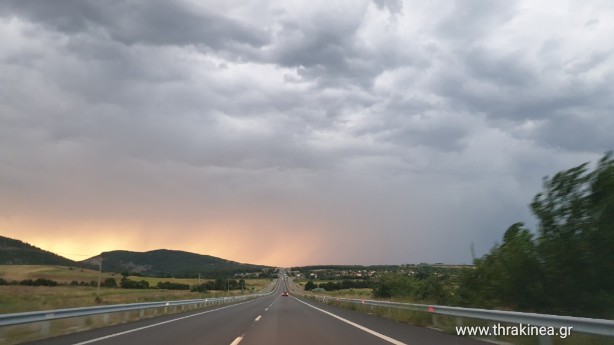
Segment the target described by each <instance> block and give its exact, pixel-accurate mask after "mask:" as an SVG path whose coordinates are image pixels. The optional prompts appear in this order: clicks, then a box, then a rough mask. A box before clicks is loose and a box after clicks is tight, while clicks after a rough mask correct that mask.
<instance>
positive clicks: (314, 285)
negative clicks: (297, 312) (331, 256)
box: [305, 280, 317, 291]
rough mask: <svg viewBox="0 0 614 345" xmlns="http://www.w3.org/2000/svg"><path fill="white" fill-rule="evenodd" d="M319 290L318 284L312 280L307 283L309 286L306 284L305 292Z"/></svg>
mask: <svg viewBox="0 0 614 345" xmlns="http://www.w3.org/2000/svg"><path fill="white" fill-rule="evenodd" d="M315 288H317V286H316V284H315V283H314V282H313V280H310V281H308V282H307V284H305V291H311V290H313V289H315Z"/></svg>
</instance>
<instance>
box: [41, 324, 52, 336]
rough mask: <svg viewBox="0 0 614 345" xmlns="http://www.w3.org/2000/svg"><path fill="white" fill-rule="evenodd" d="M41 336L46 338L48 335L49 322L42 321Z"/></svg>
mask: <svg viewBox="0 0 614 345" xmlns="http://www.w3.org/2000/svg"><path fill="white" fill-rule="evenodd" d="M40 327H41V334H42V335H43V336H44V337H46V336H48V335H49V329H50V328H51V321H43V322H41V325H40Z"/></svg>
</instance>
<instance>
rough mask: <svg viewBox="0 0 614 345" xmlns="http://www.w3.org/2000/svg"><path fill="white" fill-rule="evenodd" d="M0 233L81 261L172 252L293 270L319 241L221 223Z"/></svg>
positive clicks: (14, 224)
mask: <svg viewBox="0 0 614 345" xmlns="http://www.w3.org/2000/svg"><path fill="white" fill-rule="evenodd" d="M185 226H186V225H185V224H183V225H181V227H185ZM0 233H1V234H2V235H3V236H7V237H10V238H14V239H18V240H21V241H24V242H27V243H29V244H31V245H34V246H37V247H39V248H41V249H44V250H48V251H50V252H53V253H56V254H58V255H61V256H64V257H66V258H69V259H72V260H75V261H80V260H84V259H87V258H89V257H92V256H95V255H98V254H99V253H101V252H104V251H111V250H130V251H149V250H155V249H171V250H183V251H188V252H193V253H198V254H206V255H212V256H216V257H220V258H223V259H227V260H233V261H238V262H242V263H250V264H262V265H270V266H279V265H282V266H292V265H301V264H307V260H308V258H309V257H310V256H311V257H313V254H314V253H312V252H310V251H309V249H301V250H297V248H296V246H297V245H298V244H301V247H302V248H315V247H317V246H315V243H314V241H313V240H310V239H309V238H307V237H305V236H301V235H300V233H302V232H298V233H294V234H293V235H292V236H291V237H287V236H284V234H283V231H278V230H274V229H271V228H270V229H268V230H267V229H264V227H263V226H262V225H259V224H257V223H254V224H250V225H249V226H246V225H243V224H239V223H233V222H218V223H212V224H201V225H192V226H191V228H190V229H173V228H172V227H170V226H168V227H167V226H163V225H160V226H151V225H145V224H139V223H136V222H117V223H112V222H109V223H77V224H75V223H70V222H66V223H62V222H58V223H49V222H47V223H44V224H42V223H38V222H33V221H24V220H19V221H16V220H12V221H7V220H3V221H1V222H0ZM305 233H308V232H307V231H306V232H305ZM306 244H308V245H306Z"/></svg>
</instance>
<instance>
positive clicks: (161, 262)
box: [0, 236, 270, 277]
mask: <svg viewBox="0 0 614 345" xmlns="http://www.w3.org/2000/svg"><path fill="white" fill-rule="evenodd" d="M101 256H102V258H103V262H102V269H103V271H105V272H117V273H121V272H128V273H131V274H134V273H136V274H142V275H147V276H162V277H192V276H197V275H198V274H203V275H204V276H208V275H216V274H229V273H245V272H258V271H261V270H262V269H266V268H270V267H267V266H260V265H251V264H243V263H239V262H235V261H229V260H225V259H221V258H217V257H214V256H210V255H201V254H195V253H189V252H184V251H179V250H167V249H159V250H152V251H148V252H130V251H125V250H114V251H110V252H103V253H101V254H100V255H97V256H95V257H92V258H89V259H86V260H83V261H73V260H70V259H67V258H65V257H62V256H60V255H57V254H54V253H52V252H49V251H46V250H43V249H40V248H38V247H35V246H32V245H30V244H28V243H25V242H22V241H20V240H15V239H12V238H8V237H4V236H0V265H59V266H73V267H88V268H92V267H96V268H97V267H98V258H99V257H101Z"/></svg>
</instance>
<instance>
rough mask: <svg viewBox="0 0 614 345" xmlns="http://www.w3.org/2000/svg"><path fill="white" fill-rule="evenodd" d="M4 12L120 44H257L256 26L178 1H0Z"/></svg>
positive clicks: (260, 41)
mask: <svg viewBox="0 0 614 345" xmlns="http://www.w3.org/2000/svg"><path fill="white" fill-rule="evenodd" d="M1 6H2V8H3V10H4V13H5V15H7V14H13V15H17V16H21V17H25V18H28V19H30V20H31V21H32V22H35V23H38V24H41V25H44V26H45V27H47V28H49V29H51V30H57V31H60V32H63V33H66V34H69V35H72V34H79V33H86V32H90V31H97V30H101V31H103V32H104V33H106V34H107V35H109V36H110V37H111V38H112V39H114V40H116V41H119V42H121V43H123V44H127V45H133V44H149V45H204V46H207V47H210V48H212V49H216V50H217V49H236V48H238V46H240V45H248V46H253V47H259V46H262V45H264V44H266V42H267V36H266V35H265V34H264V33H263V32H262V31H261V30H259V29H258V28H255V27H251V26H248V25H245V24H243V23H240V22H238V21H235V20H232V19H229V18H225V17H223V16H219V15H215V14H213V13H209V12H206V11H204V10H202V8H199V7H197V6H194V5H190V4H188V3H187V2H179V1H159V0H154V1H136V2H135V1H130V2H126V1H121V0H113V1H109V2H104V3H102V2H98V1H79V0H63V1H53V2H50V1H44V0H26V1H17V0H15V1H4V2H3V4H2V5H1Z"/></svg>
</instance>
